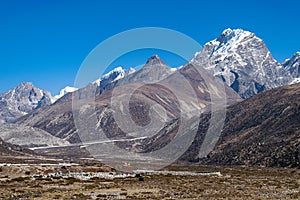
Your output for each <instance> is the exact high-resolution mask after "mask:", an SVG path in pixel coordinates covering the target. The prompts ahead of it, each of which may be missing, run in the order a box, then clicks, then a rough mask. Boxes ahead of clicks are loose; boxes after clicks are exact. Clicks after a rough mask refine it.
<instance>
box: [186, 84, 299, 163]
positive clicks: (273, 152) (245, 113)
mask: <svg viewBox="0 0 300 200" xmlns="http://www.w3.org/2000/svg"><path fill="white" fill-rule="evenodd" d="M299 94H300V84H295V85H289V86H283V87H280V88H276V89H272V90H268V91H265V92H262V93H260V94H257V95H255V96H253V97H251V98H248V99H247V100H244V101H242V102H240V103H237V104H235V105H232V106H230V107H228V109H227V116H226V121H225V125H224V128H223V131H222V134H221V137H220V138H219V141H218V143H217V145H216V146H215V148H214V150H213V151H212V152H211V153H210V154H209V155H208V156H207V157H205V158H202V159H199V158H198V155H199V148H200V145H201V144H202V142H203V138H204V135H205V133H206V130H207V128H208V125H209V124H208V123H209V118H210V114H209V113H206V114H203V115H202V116H201V123H200V126H199V130H198V133H197V135H196V138H195V141H194V142H193V144H192V146H191V147H190V149H189V150H188V151H187V152H186V153H185V154H184V155H183V156H182V159H183V160H189V161H200V163H202V164H209V165H261V166H271V167H298V168H300V95H299Z"/></svg>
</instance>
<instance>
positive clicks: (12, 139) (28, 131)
mask: <svg viewBox="0 0 300 200" xmlns="http://www.w3.org/2000/svg"><path fill="white" fill-rule="evenodd" d="M0 137H1V138H2V139H3V140H4V141H5V142H8V143H11V144H15V145H19V146H22V147H26V148H31V147H37V146H59V145H68V144H69V142H67V141H64V140H62V139H60V138H57V137H54V136H52V135H51V134H49V133H47V132H46V131H44V130H41V129H38V128H33V127H28V126H19V125H15V124H3V125H1V126H0Z"/></svg>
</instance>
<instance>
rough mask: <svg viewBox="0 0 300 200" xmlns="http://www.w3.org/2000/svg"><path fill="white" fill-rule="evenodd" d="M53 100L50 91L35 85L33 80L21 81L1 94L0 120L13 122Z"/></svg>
mask: <svg viewBox="0 0 300 200" xmlns="http://www.w3.org/2000/svg"><path fill="white" fill-rule="evenodd" d="M52 101H53V97H52V96H51V94H50V92H48V91H46V90H42V89H39V88H37V87H35V86H34V85H33V84H32V83H31V82H23V83H20V84H19V85H18V86H16V87H15V88H12V89H11V90H9V91H7V92H5V93H3V94H0V116H1V117H0V121H2V122H12V121H13V120H15V119H16V118H18V117H21V116H23V115H25V114H27V113H29V112H31V111H32V110H35V109H37V108H40V107H42V106H45V105H50V104H51V103H52Z"/></svg>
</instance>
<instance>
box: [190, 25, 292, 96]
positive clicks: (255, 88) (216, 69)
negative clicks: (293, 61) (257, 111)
mask: <svg viewBox="0 0 300 200" xmlns="http://www.w3.org/2000/svg"><path fill="white" fill-rule="evenodd" d="M191 62H195V63H198V64H199V63H200V64H201V65H202V66H204V67H205V68H206V69H207V70H208V71H210V72H211V74H212V75H214V76H217V77H219V78H221V79H222V80H223V81H224V82H225V83H226V84H227V85H229V86H230V87H232V88H233V89H234V90H235V91H236V92H237V93H239V95H240V96H241V97H242V98H247V97H250V96H252V95H254V94H257V93H259V92H261V91H263V90H266V89H271V88H274V87H278V86H281V85H285V84H287V83H288V82H289V80H290V77H289V73H288V72H287V71H286V70H284V69H283V67H282V65H281V64H280V63H278V62H277V61H276V60H275V59H274V58H273V57H272V55H271V53H270V51H269V50H268V48H267V46H266V45H265V43H264V41H263V40H262V39H260V38H259V37H257V36H256V35H255V34H254V33H251V32H249V31H245V30H242V29H226V30H224V31H223V32H222V34H221V35H220V36H219V37H217V38H216V39H214V40H212V41H210V42H207V43H206V44H205V45H204V46H203V48H202V50H201V51H200V52H197V53H196V54H195V57H194V58H193V60H192V61H191Z"/></svg>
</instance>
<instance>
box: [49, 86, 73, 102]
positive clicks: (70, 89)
mask: <svg viewBox="0 0 300 200" xmlns="http://www.w3.org/2000/svg"><path fill="white" fill-rule="evenodd" d="M76 90H78V88H75V87H70V86H66V87H65V88H63V89H61V90H60V92H59V94H58V95H55V96H54V97H53V99H54V101H56V100H58V99H60V98H61V97H63V96H64V95H66V94H67V93H70V92H74V91H76Z"/></svg>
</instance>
